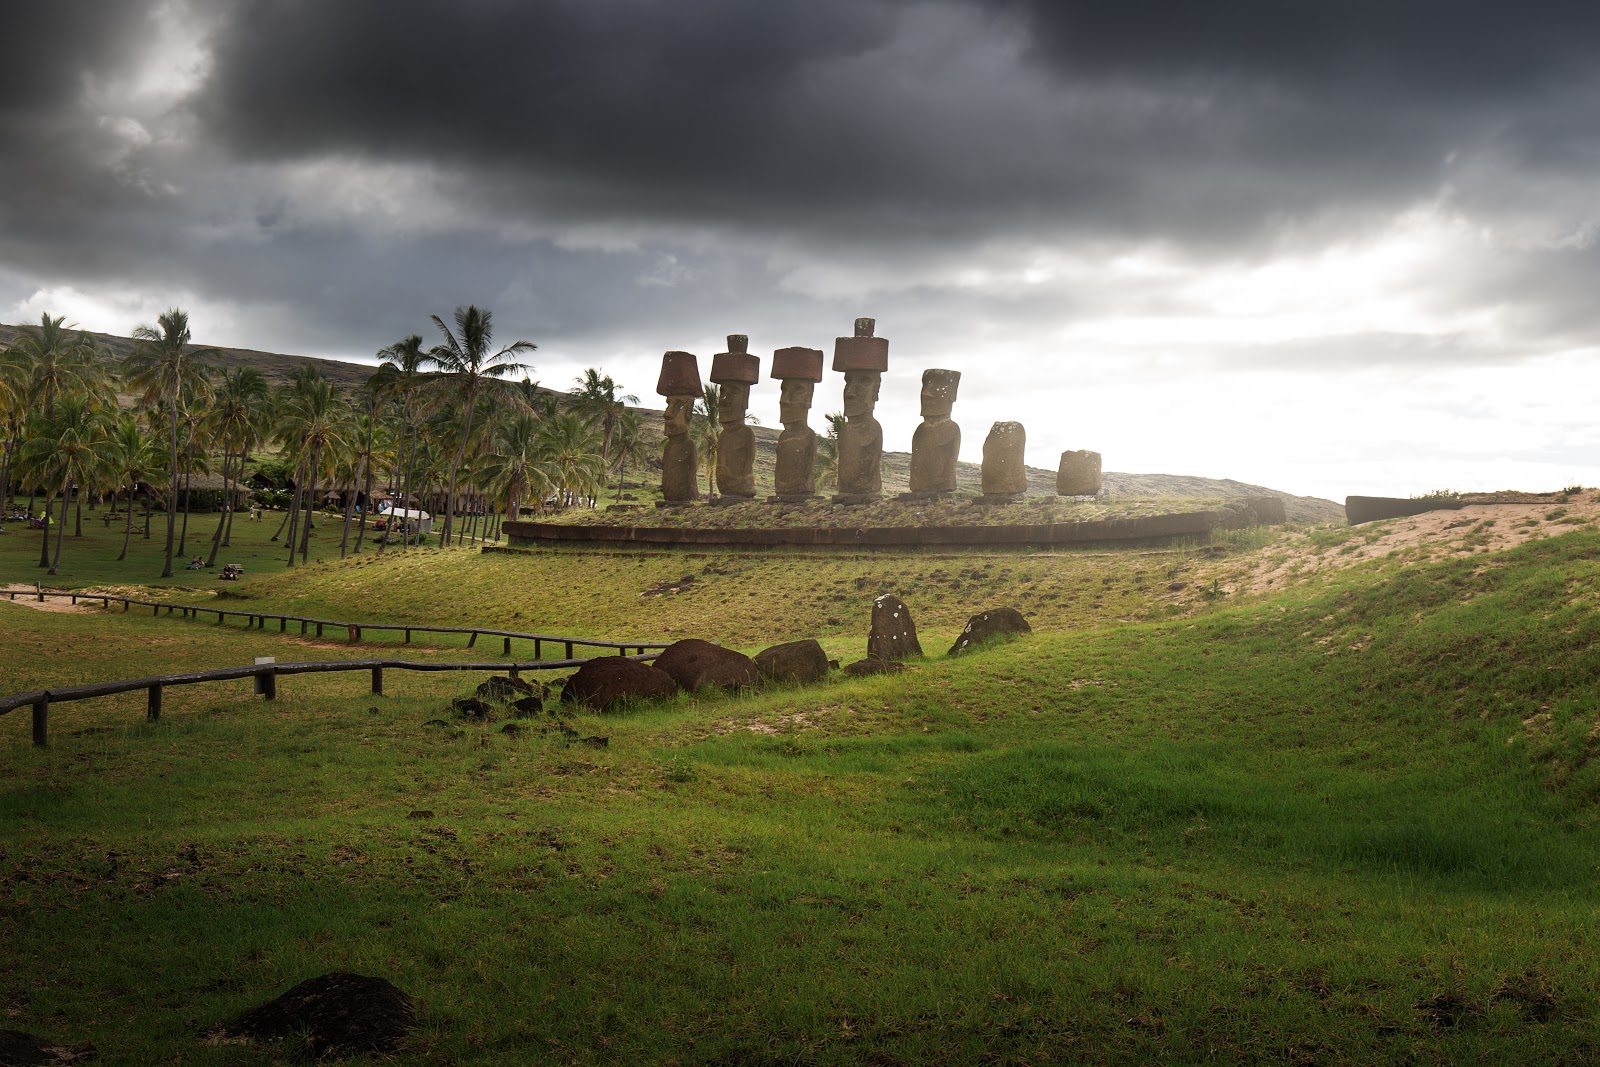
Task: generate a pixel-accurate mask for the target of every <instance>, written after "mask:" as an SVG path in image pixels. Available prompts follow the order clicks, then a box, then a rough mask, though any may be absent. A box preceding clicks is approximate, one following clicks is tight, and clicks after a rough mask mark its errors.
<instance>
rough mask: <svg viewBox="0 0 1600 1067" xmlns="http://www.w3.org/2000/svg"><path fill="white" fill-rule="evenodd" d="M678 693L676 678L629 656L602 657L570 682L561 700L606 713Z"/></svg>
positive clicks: (571, 678) (563, 688)
mask: <svg viewBox="0 0 1600 1067" xmlns="http://www.w3.org/2000/svg"><path fill="white" fill-rule="evenodd" d="M677 692H678V684H677V683H676V682H674V681H673V680H672V676H671V675H670V674H667V673H666V672H665V671H662V670H658V669H657V668H655V667H653V666H651V665H650V664H648V663H641V662H639V661H638V660H636V659H628V658H627V657H626V656H599V657H596V658H595V659H592V660H590V661H589V662H588V663H585V664H584V665H583V666H581V667H579V668H578V670H577V672H576V673H574V674H573V675H572V677H570V678H568V679H567V684H566V685H565V686H563V687H562V689H561V699H562V700H563V701H565V702H569V703H579V704H587V705H588V706H589V707H591V708H595V709H596V710H598V711H606V710H607V709H609V708H611V707H612V706H613V705H615V704H618V703H620V702H622V701H624V700H660V699H662V698H664V697H670V696H675V695H676V694H677Z"/></svg>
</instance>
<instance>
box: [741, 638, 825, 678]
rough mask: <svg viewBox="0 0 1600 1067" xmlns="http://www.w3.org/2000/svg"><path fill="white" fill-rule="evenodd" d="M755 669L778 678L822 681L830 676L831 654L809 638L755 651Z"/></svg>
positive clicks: (763, 674)
mask: <svg viewBox="0 0 1600 1067" xmlns="http://www.w3.org/2000/svg"><path fill="white" fill-rule="evenodd" d="M756 669H757V670H759V671H760V672H761V675H762V677H764V678H770V679H771V680H772V681H775V682H802V683H803V682H820V681H821V680H822V679H824V678H826V677H827V676H828V654H827V653H826V652H824V651H822V646H821V645H819V644H817V642H816V641H814V640H811V639H810V638H807V639H806V640H804V641H789V642H787V643H785V644H781V645H773V646H772V647H771V648H764V649H762V650H761V651H760V652H757V653H756Z"/></svg>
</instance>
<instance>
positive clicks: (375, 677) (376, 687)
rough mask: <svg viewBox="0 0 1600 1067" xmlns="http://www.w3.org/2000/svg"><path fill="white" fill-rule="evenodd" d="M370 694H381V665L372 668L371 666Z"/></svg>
mask: <svg viewBox="0 0 1600 1067" xmlns="http://www.w3.org/2000/svg"><path fill="white" fill-rule="evenodd" d="M372 695H373V696H375V697H381V696H383V668H382V667H374V668H372Z"/></svg>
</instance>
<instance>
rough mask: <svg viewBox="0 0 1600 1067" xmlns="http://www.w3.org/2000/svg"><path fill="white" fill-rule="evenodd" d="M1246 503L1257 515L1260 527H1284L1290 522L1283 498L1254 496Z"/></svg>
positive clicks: (1257, 522)
mask: <svg viewBox="0 0 1600 1067" xmlns="http://www.w3.org/2000/svg"><path fill="white" fill-rule="evenodd" d="M1245 503H1247V504H1249V505H1250V510H1251V511H1252V512H1254V513H1255V520H1256V524H1257V525H1258V526H1282V525H1283V524H1284V523H1286V522H1288V521H1289V514H1288V511H1287V510H1286V509H1285V508H1284V505H1283V497H1281V496H1253V497H1251V498H1250V499H1249V500H1247V501H1245Z"/></svg>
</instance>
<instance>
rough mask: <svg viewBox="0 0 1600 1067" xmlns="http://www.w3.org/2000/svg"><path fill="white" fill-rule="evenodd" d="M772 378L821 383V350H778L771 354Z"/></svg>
mask: <svg viewBox="0 0 1600 1067" xmlns="http://www.w3.org/2000/svg"><path fill="white" fill-rule="evenodd" d="M769 377H772V378H800V379H802V380H804V381H808V382H820V381H822V349H820V348H780V349H778V350H777V351H776V352H774V353H772V373H771V375H769Z"/></svg>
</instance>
